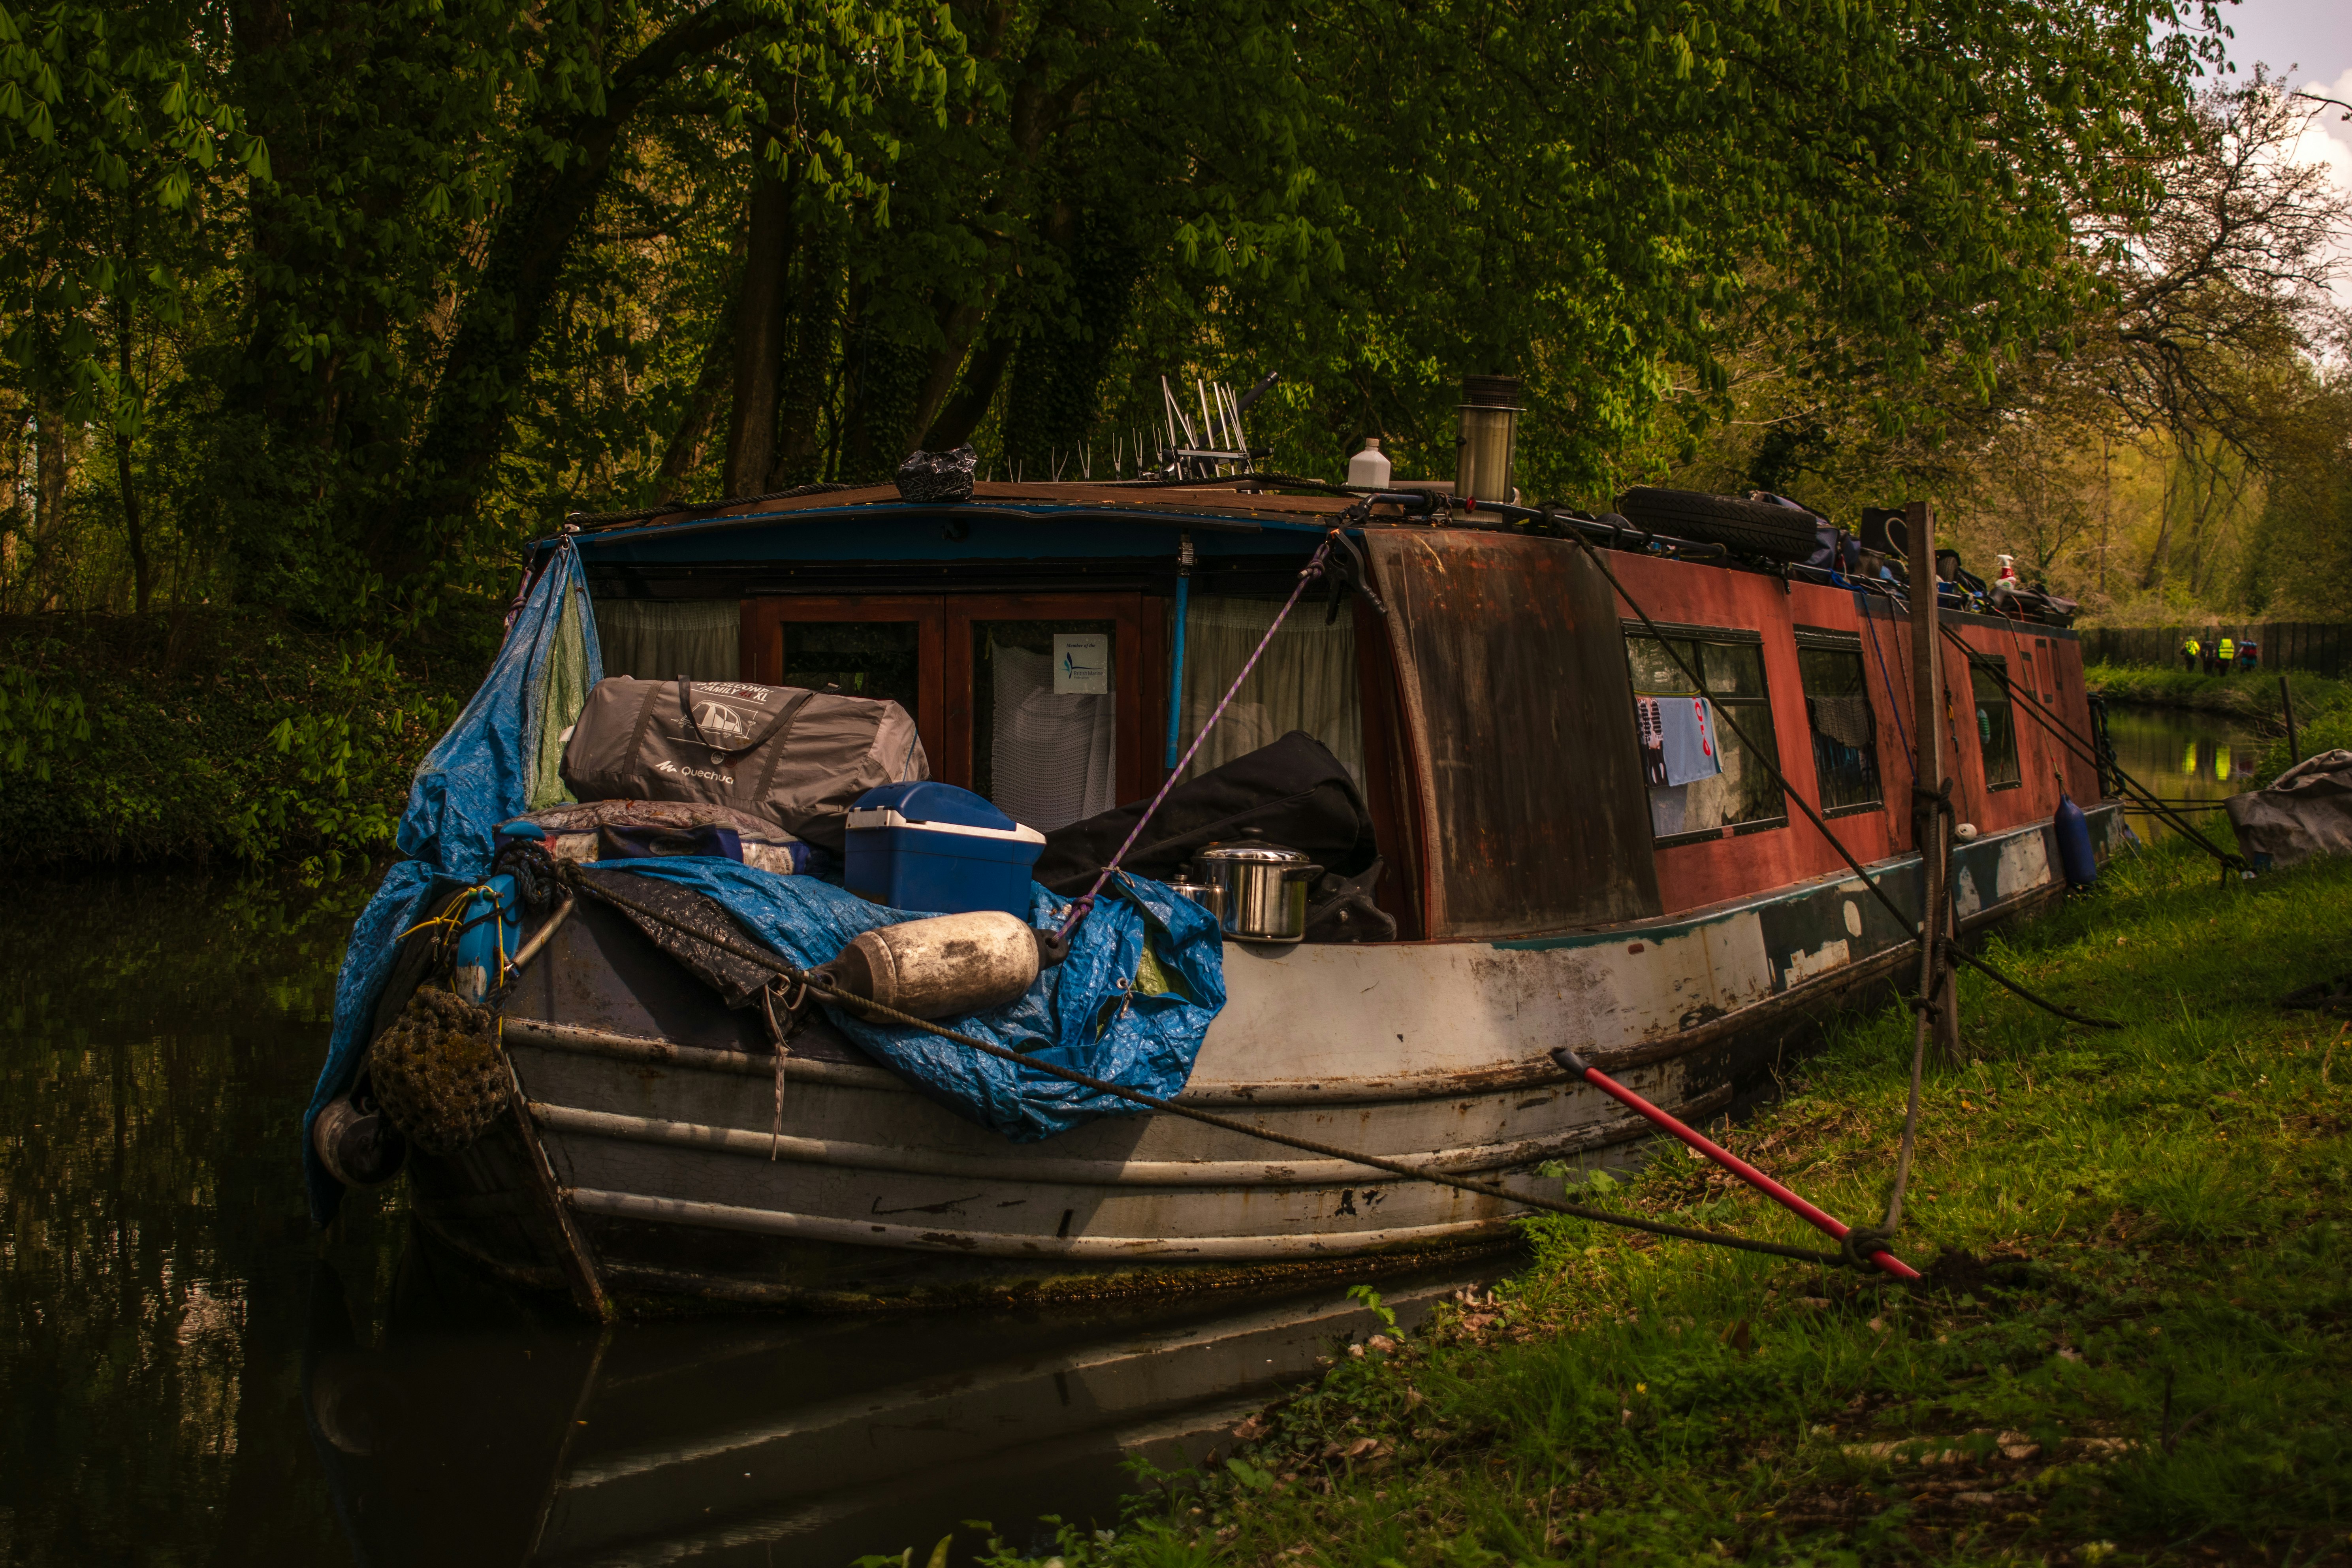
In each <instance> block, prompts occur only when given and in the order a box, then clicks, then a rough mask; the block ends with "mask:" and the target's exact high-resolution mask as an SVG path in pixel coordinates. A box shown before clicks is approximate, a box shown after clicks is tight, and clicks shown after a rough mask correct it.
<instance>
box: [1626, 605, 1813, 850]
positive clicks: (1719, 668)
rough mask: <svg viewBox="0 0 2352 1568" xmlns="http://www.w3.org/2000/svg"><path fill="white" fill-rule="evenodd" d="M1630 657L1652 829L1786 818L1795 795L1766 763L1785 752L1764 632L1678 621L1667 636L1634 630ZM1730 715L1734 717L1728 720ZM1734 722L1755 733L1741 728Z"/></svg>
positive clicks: (1704, 832)
mask: <svg viewBox="0 0 2352 1568" xmlns="http://www.w3.org/2000/svg"><path fill="white" fill-rule="evenodd" d="M1669 647H1672V649H1673V650H1674V651H1675V653H1679V654H1680V655H1681V656H1682V661H1683V663H1684V664H1686V665H1688V666H1689V667H1690V668H1693V669H1695V670H1696V671H1697V672H1698V674H1699V676H1700V678H1701V679H1703V680H1704V681H1705V682H1706V687H1705V689H1703V690H1702V689H1699V688H1697V687H1695V686H1693V685H1692V684H1691V682H1690V679H1689V678H1688V677H1687V676H1685V674H1684V673H1683V671H1682V668H1681V667H1680V666H1678V665H1677V664H1676V663H1675V659H1674V658H1673V657H1672V655H1670V654H1669V652H1668V651H1667V650H1668V648H1669ZM1625 661H1626V665H1627V667H1628V668H1629V669H1630V671H1631V673H1632V675H1633V720H1634V727H1635V729H1636V731H1638V732H1639V734H1640V737H1641V746H1642V769H1643V782H1644V783H1645V784H1648V786H1649V792H1650V830H1651V832H1652V833H1653V834H1654V836H1655V837H1657V839H1658V841H1659V842H1661V843H1666V842H1683V841H1685V840H1695V839H1699V838H1713V837H1719V836H1720V835H1721V834H1722V833H1723V831H1724V830H1725V829H1727V828H1729V829H1733V830H1736V831H1744V832H1754V831H1758V830H1760V829H1763V828H1767V827H1777V826H1783V825H1785V824H1786V823H1787V821H1788V812H1789V807H1788V803H1787V801H1786V800H1785V799H1783V798H1782V796H1781V794H1780V785H1779V784H1775V783H1773V782H1772V775H1771V774H1770V773H1769V772H1767V771H1766V764H1768V763H1769V765H1770V766H1771V767H1776V768H1777V767H1778V766H1779V765H1780V752H1779V748H1778V745H1777V743H1776V742H1775V741H1774V739H1773V735H1772V704H1771V697H1770V694H1769V692H1768V691H1767V689H1766V688H1765V684H1764V647H1763V639H1762V638H1760V637H1757V636H1755V634H1753V633H1747V634H1742V633H1740V632H1737V631H1729V630H1716V629H1712V628H1696V627H1694V628H1689V629H1687V630H1685V629H1684V628H1680V627H1677V628H1675V629H1674V631H1672V632H1670V633H1669V634H1668V635H1667V636H1666V637H1665V638H1664V640H1663V641H1661V640H1660V639H1658V638H1655V637H1650V636H1648V635H1647V634H1646V633H1644V634H1642V635H1633V634H1630V633H1629V634H1628V635H1627V637H1626V638H1625ZM1725 716H1728V718H1729V720H1730V722H1729V723H1724V722H1722V721H1721V719H1722V718H1723V717H1725ZM1734 724H1736V725H1738V729H1739V731H1740V732H1741V733H1744V734H1745V735H1746V736H1747V737H1748V739H1747V740H1746V741H1742V740H1741V739H1740V736H1739V734H1735V733H1734V732H1733V730H1732V726H1733V725H1734ZM1750 743H1752V744H1753V745H1754V747H1755V748H1756V752H1750V750H1749V745H1750ZM1757 753H1760V756H1759V754H1757Z"/></svg>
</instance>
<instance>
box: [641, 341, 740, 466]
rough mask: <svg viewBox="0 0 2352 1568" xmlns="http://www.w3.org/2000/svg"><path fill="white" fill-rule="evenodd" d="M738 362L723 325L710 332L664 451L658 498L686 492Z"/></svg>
mask: <svg viewBox="0 0 2352 1568" xmlns="http://www.w3.org/2000/svg"><path fill="white" fill-rule="evenodd" d="M734 363H735V350H734V345H733V344H732V343H731V342H729V341H728V336H727V332H726V330H725V328H724V327H723V326H721V327H719V328H718V329H716V330H714V331H712V332H711V334H710V345H709V347H708V348H706V349H704V350H703V351H702V368H701V369H700V370H699V371H698V372H697V373H696V374H695V377H694V390H693V391H692V392H690V393H688V394H687V397H686V416H685V417H684V418H682V419H680V420H679V421H678V422H677V431H676V432H675V433H673V434H672V435H671V437H670V438H669V446H668V447H667V449H666V450H664V451H663V453H662V460H661V470H660V472H661V483H660V485H659V486H657V487H656V489H655V491H654V500H656V501H670V500H677V498H678V497H679V496H681V495H683V494H684V493H685V492H686V486H687V481H688V479H691V478H693V476H694V470H695V469H697V468H700V467H702V451H703V448H704V447H707V446H709V444H710V425H711V421H712V419H713V418H714V417H715V416H717V414H718V412H719V399H720V398H722V397H725V396H726V395H727V381H728V376H729V374H730V372H731V371H732V370H733V368H734Z"/></svg>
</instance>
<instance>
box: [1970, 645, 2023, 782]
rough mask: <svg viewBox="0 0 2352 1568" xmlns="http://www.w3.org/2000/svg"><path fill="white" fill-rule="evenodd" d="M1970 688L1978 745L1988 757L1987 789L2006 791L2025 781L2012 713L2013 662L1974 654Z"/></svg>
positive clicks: (1986, 768)
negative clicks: (2018, 766) (1974, 706)
mask: <svg viewBox="0 0 2352 1568" xmlns="http://www.w3.org/2000/svg"><path fill="white" fill-rule="evenodd" d="M1969 689H1970V690H1971V692H1972V693H1973V695H1974V696H1975V698H1976V709H1977V744H1978V746H1979V749H1980V750H1981V751H1982V752H1983V754H1984V782H1985V787H1986V788H1987V789H2005V788H2008V787H2009V786H2011V785H2013V784H2019V783H2021V782H2022V781H2021V778H2020V776H2019V774H2018V771H2017V726H2016V724H2015V723H2014V722H2013V721H2012V720H2011V713H2010V700H2009V661H2008V660H2007V659H2005V658H1998V657H1995V656H1989V655H1971V656H1970V657H1969Z"/></svg>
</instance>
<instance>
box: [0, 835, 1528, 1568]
mask: <svg viewBox="0 0 2352 1568" xmlns="http://www.w3.org/2000/svg"><path fill="white" fill-rule="evenodd" d="M364 891H365V889H362V888H359V887H355V886H354V887H342V888H336V889H327V890H325V891H323V892H319V891H306V890H304V889H300V888H299V887H293V886H290V885H283V884H239V883H237V882H235V881H233V880H228V879H205V878H197V877H176V878H173V877H153V876H150V877H139V878H120V879H94V880H74V881H52V882H49V883H47V884H46V885H42V886H37V887H36V888H33V889H24V888H22V887H21V886H20V889H19V894H18V897H16V899H15V900H11V901H10V902H9V903H8V905H7V906H6V907H5V908H0V942H5V943H6V944H7V948H6V950H7V951H8V952H9V953H10V956H11V960H12V962H11V963H10V965H9V971H8V975H7V980H6V983H5V984H6V988H5V991H0V1019H5V1033H0V1137H5V1145H0V1146H4V1147H5V1156H6V1164H5V1204H6V1206H7V1220H8V1226H7V1231H6V1235H5V1240H0V1393H4V1394H5V1415H0V1422H5V1426H0V1432H5V1447H0V1461H5V1463H0V1542H5V1550H6V1552H7V1556H8V1559H9V1561H10V1562H12V1563H35V1564H47V1563H77V1564H79V1563H106V1562H128V1561H149V1560H153V1561H167V1562H194V1563H236V1564H238V1565H239V1568H246V1565H249V1564H275V1563H301V1564H315V1563H341V1562H352V1561H357V1562H362V1563H369V1564H375V1565H382V1568H409V1565H414V1564H425V1563H431V1564H436V1565H439V1564H446V1563H477V1562H479V1563H501V1564H509V1565H511V1564H515V1563H562V1564H571V1563H652V1562H656V1561H658V1562H663V1563H672V1562H679V1561H688V1560H691V1561H698V1562H702V1561H708V1562H713V1563H760V1564H762V1565H765V1564H770V1563H809V1564H821V1565H824V1568H840V1565H843V1564H846V1563H849V1562H851V1561H852V1560H853V1559H855V1558H856V1557H857V1556H859V1555H860V1554H863V1553H866V1552H897V1551H898V1550H900V1549H902V1548H904V1547H906V1546H908V1545H914V1546H917V1547H918V1548H919V1550H921V1551H924V1552H928V1550H929V1544H930V1543H931V1542H935V1541H937V1540H938V1539H939V1538H940V1536H941V1535H944V1534H947V1533H949V1532H950V1531H955V1530H956V1529H957V1527H958V1525H959V1523H960V1521H963V1520H966V1519H975V1518H981V1519H991V1520H994V1521H997V1522H998V1523H1000V1524H1001V1525H1004V1526H1006V1527H1008V1529H1010V1528H1011V1527H1013V1526H1016V1525H1022V1524H1025V1522H1026V1521H1032V1520H1034V1518H1035V1517H1036V1516H1037V1515H1040V1514H1044V1513H1049V1512H1057V1513H1062V1514H1065V1515H1067V1516H1084V1515H1086V1514H1087V1513H1089V1512H1093V1513H1095V1514H1097V1516H1098V1517H1100V1518H1102V1519H1103V1520H1104V1521H1106V1522H1108V1519H1109V1516H1110V1515H1111V1514H1112V1513H1113V1512H1114V1511H1115V1510H1116V1506H1117V1500H1118V1496H1119V1494H1120V1493H1121V1492H1123V1491H1125V1490H1128V1489H1129V1488H1130V1486H1131V1483H1130V1481H1129V1479H1128V1477H1127V1475H1126V1474H1125V1472H1124V1471H1123V1470H1122V1469H1121V1468H1120V1463H1121V1461H1122V1459H1123V1458H1128V1457H1130V1456H1133V1455H1137V1454H1142V1455H1147V1456H1150V1457H1152V1458H1155V1460H1156V1461H1157V1462H1159V1463H1160V1464H1162V1465H1169V1466H1172V1465H1176V1464H1179V1463H1181V1462H1185V1461H1187V1460H1189V1459H1191V1458H1197V1457H1198V1456H1199V1455H1200V1454H1202V1452H1204V1451H1206V1450H1207V1449H1208V1448H1209V1447H1212V1446H1213V1445H1215V1444H1218V1443H1221V1442H1223V1440H1224V1435H1225V1434H1226V1432H1227V1431H1228V1430H1229V1428H1230V1427H1231V1426H1232V1425H1233V1424H1234V1422H1235V1421H1237V1420H1238V1419H1240V1417H1241V1416H1242V1415H1244V1413H1245V1412H1246V1411H1247V1410H1248V1409H1250V1408H1253V1407H1255V1405H1257V1404H1259V1403H1262V1402H1263V1400H1264V1398H1265V1395H1266V1394H1267V1393H1268V1392H1269V1391H1270V1390H1271V1388H1272V1387H1274V1386H1275V1385H1276V1384H1279V1383H1281V1382H1284V1381H1288V1380H1294V1379H1297V1378H1300V1377H1304V1376H1307V1375H1311V1374H1312V1373H1313V1372H1314V1370H1315V1363H1316V1358H1317V1357H1318V1355H1321V1354H1324V1353H1328V1352H1329V1351H1330V1350H1331V1349H1332V1347H1333V1345H1334V1343H1335V1342H1337V1341H1338V1340H1340V1339H1343V1338H1346V1337H1349V1336H1351V1335H1352V1336H1356V1337H1361V1336H1362V1335H1364V1334H1366V1333H1368V1332H1369V1331H1370V1330H1371V1326H1372V1325H1371V1322H1370V1318H1369V1316H1368V1315H1367V1314H1365V1313H1364V1312H1363V1311H1362V1310H1361V1309H1360V1307H1359V1306H1358V1305H1357V1304H1356V1303H1354V1302H1353V1301H1351V1300H1348V1298H1347V1297H1346V1295H1345V1293H1344V1289H1343V1286H1344V1284H1345V1281H1333V1282H1327V1283H1323V1284H1318V1285H1316V1286H1313V1287H1311V1288H1293V1289H1289V1290H1286V1291H1284V1292H1281V1293H1276V1294H1266V1295H1261V1296H1257V1297H1255V1298H1235V1297H1222V1298H1216V1299H1211V1300H1192V1301H1184V1300H1177V1301H1160V1302H1154V1303H1143V1304H1108V1305H1103V1306H1098V1307H1081V1308H1072V1309H1064V1310H1055V1311H1050V1312H1049V1311H1044V1310H1034V1311H1027V1312H1012V1311H978V1310H974V1311H967V1312H962V1313H956V1314H944V1315H942V1314H933V1315H927V1316H898V1317H882V1318H870V1319H816V1318H800V1319H785V1318H776V1317H761V1318H751V1317H746V1318H736V1319H731V1320H722V1321H709V1320H702V1321H676V1322H653V1323H642V1324H635V1325H631V1326H628V1327H626V1328H625V1329H622V1330H620V1331H616V1332H614V1333H613V1334H611V1335H599V1334H597V1333H595V1332H593V1331H589V1330H587V1329H584V1328H583V1326H581V1325H580V1324H579V1323H577V1322H576V1321H573V1320H572V1319H571V1318H570V1317H569V1316H568V1315H567V1314H566V1313H565V1312H564V1310H562V1304H561V1302H560V1301H558V1302H543V1301H540V1300H531V1299H524V1298H518V1297H516V1296H513V1295H511V1294H509V1293H506V1292H504V1291H502V1290H499V1289H496V1288H495V1287H492V1286H490V1285H488V1284H487V1283H486V1282H485V1281H483V1280H482V1279H480V1278H479V1277H478V1275H476V1274H475V1273H473V1272H472V1271H471V1270H470V1269H469V1268H467V1266H466V1265H464V1264H463V1263H462V1262H461V1261H458V1260H457V1259H454V1258H451V1257H450V1256H448V1255H447V1254H446V1253H444V1252H443V1251H441V1250H440V1249H438V1248H437V1247H434V1246H432V1245H431V1244H429V1243H428V1242H427V1241H425V1239H424V1238H423V1237H421V1236H415V1235H412V1234H411V1232H410V1227H409V1226H408V1225H407V1221H406V1215H405V1214H404V1211H403V1210H402V1208H401V1206H400V1204H399V1199H398V1194H399V1191H400V1189H399V1188H398V1186H397V1185H395V1186H394V1187H392V1188H388V1189H384V1190H383V1192H382V1193H380V1194H373V1195H370V1196H368V1197H365V1198H363V1199H362V1201H359V1202H355V1203H352V1204H350V1205H346V1208H345V1213H344V1217H343V1219H342V1220H341V1221H340V1222H338V1228H337V1230H336V1232H335V1233H333V1234H332V1235H331V1236H330V1237H326V1238H323V1239H322V1238H320V1237H316V1236H314V1235H313V1234H312V1233H311V1231H310V1225H309V1221H308V1219H307V1218H306V1217H305V1215H304V1212H303V1200H302V1191H301V1182H300V1179H299V1173H298V1171H297V1169H296V1161H295V1151H296V1148H297V1138H298V1129H299V1120H300V1113H301V1108H302V1106H303V1103H304V1102H305V1100H307V1099H308V1097H309V1093H310V1082H311V1079H312V1077H313V1075H314V1074H315V1072H316V1070H317V1065H318V1059H319V1053H320V1044H321V1041H322V1040H323V1038H324V1036H325V1031H326V1026H327V1016H328V1011H329V1005H330V1000H331V991H332V985H333V977H334V969H335V965H336V963H337V962H338V960H339V958H340V953H341V942H342V940H343V936H344V933H345V932H346V931H347V930H348V928H349V924H350V921H351V919H352V915H353V913H354V912H355V910H356V907H357V905H358V903H359V902H360V901H361V900H362V898H363V897H364ZM1485 1267H1486V1269H1487V1270H1489V1271H1491V1270H1492V1269H1495V1268H1502V1267H1507V1259H1500V1260H1488V1261H1487V1263H1486V1266H1485ZM1480 1277H1481V1278H1485V1277H1486V1273H1483V1272H1482V1274H1481V1275H1480ZM1463 1282H1465V1281H1464V1279H1461V1278H1456V1277H1451V1276H1448V1277H1438V1278H1424V1279H1419V1280H1411V1279H1406V1280H1392V1281H1389V1282H1386V1283H1385V1284H1384V1285H1383V1289H1384V1291H1385V1292H1386V1293H1387V1295H1388V1297H1389V1300H1390V1301H1391V1305H1399V1306H1401V1307H1402V1312H1401V1315H1402V1316H1405V1317H1407V1318H1408V1319H1410V1318H1411V1317H1412V1316H1413V1315H1415V1312H1416V1310H1417V1308H1419V1307H1424V1306H1425V1305H1426V1304H1427V1303H1428V1302H1429V1301H1431V1300H1434V1299H1436V1298H1437V1297H1438V1296H1439V1295H1441V1294H1443V1293H1444V1291H1445V1290H1447V1289H1454V1288H1457V1287H1458V1286H1459V1285H1460V1284H1462V1283H1463ZM959 1539H960V1541H961V1543H962V1545H963V1546H964V1547H965V1548H967V1549H969V1548H971V1547H976V1546H977V1545H978V1544H979V1543H980V1542H979V1539H978V1537H977V1536H976V1534H975V1533H974V1532H972V1531H962V1532H961V1534H960V1536H959ZM1014 1539H1016V1540H1018V1539H1021V1537H1020V1536H1019V1535H1018V1534H1017V1533H1016V1534H1015V1536H1014ZM960 1560H963V1561H968V1560H969V1557H968V1555H967V1556H964V1557H961V1559H960Z"/></svg>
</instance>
